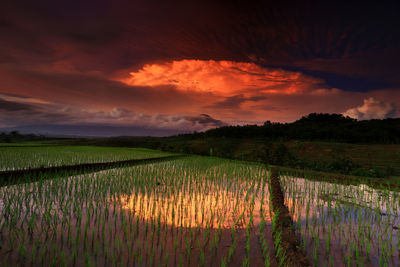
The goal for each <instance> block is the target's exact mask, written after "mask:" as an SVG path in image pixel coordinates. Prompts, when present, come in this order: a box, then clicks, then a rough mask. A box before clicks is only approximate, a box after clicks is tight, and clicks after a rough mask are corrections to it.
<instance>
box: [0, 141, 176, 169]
mask: <svg viewBox="0 0 400 267" xmlns="http://www.w3.org/2000/svg"><path fill="white" fill-rule="evenodd" d="M168 155H171V154H170V153H166V152H161V151H157V150H151V149H145V148H115V147H112V148H111V147H94V146H49V147H44V146H43V147H40V146H39V147H0V171H10V170H20V169H28V168H38V167H54V166H65V165H76V164H82V163H102V162H113V161H122V160H130V159H142V158H154V157H161V156H168Z"/></svg>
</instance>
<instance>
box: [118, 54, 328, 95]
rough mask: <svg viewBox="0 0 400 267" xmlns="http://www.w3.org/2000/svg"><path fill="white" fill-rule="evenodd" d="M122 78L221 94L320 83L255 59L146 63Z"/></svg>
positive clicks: (284, 90) (291, 90)
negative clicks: (257, 62) (269, 66)
mask: <svg viewBox="0 0 400 267" xmlns="http://www.w3.org/2000/svg"><path fill="white" fill-rule="evenodd" d="M122 82H124V83H126V84H128V85H132V86H162V85H173V86H176V88H178V89H179V90H183V91H195V92H203V93H204V92H206V93H213V94H221V95H224V96H233V95H235V94H238V93H246V94H247V93H252V92H253V93H254V92H255V91H259V92H262V93H268V94H296V93H302V92H305V91H309V90H312V89H314V88H316V89H317V87H318V85H320V84H321V83H323V81H322V80H320V79H317V78H313V77H308V76H306V75H303V74H302V73H300V72H291V71H285V70H282V69H270V68H263V67H261V66H258V65H256V64H254V63H245V62H234V61H226V60H224V61H214V60H188V59H185V60H180V61H172V62H166V63H159V64H146V65H144V66H143V67H142V68H141V69H139V70H138V71H136V72H131V73H130V77H129V78H126V79H123V80H122Z"/></svg>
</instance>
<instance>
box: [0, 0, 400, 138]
mask: <svg viewBox="0 0 400 267" xmlns="http://www.w3.org/2000/svg"><path fill="white" fill-rule="evenodd" d="M395 4H396V3H394V2H393V3H390V2H382V3H379V4H376V3H371V4H370V3H369V2H367V1H364V2H362V3H346V4H341V3H339V2H337V1H274V2H271V1H211V0H205V1H204V0H203V1H197V0H194V1H176V0H173V1H161V0H142V1H138V0H135V1H128V0H118V1H106V0H98V1H94V0H91V1H67V0H60V1H50V0H45V1H30V0H21V1H11V0H6V1H4V2H3V3H2V8H1V9H0V32H1V34H0V47H1V50H0V90H1V92H3V93H8V94H15V95H17V96H19V97H21V98H22V97H24V96H27V97H31V98H37V99H40V100H44V101H50V102H52V103H55V104H54V105H52V104H48V105H36V104H32V103H28V102H24V101H19V102H18V101H16V102H13V101H10V100H5V99H3V100H0V101H2V102H0V109H2V111H4V112H2V114H1V116H2V117H1V118H2V121H1V123H2V125H12V123H14V124H15V123H16V122H18V123H20V124H25V125H28V124H29V122H31V121H37V123H39V122H40V123H42V125H48V124H46V120H47V122H48V123H50V122H52V123H56V122H57V121H60V120H63V121H65V122H66V123H76V124H79V123H82V121H84V122H85V123H87V122H88V121H89V120H93V121H95V122H96V123H97V124H96V125H97V126H99V125H100V124H101V123H103V124H101V125H103V126H104V127H106V126H105V125H107V124H104V123H105V122H104V121H107V120H108V121H107V123H110V121H111V120H113V121H114V122H115V123H122V122H125V123H136V124H137V125H139V126H138V127H142V128H141V129H145V128H143V127H149V128H148V129H150V128H151V127H153V128H154V127H155V125H156V124H157V123H158V124H160V125H161V126H162V127H164V128H163V129H172V128H170V127H176V128H175V129H180V130H182V131H183V130H185V131H186V130H187V129H189V128H190V127H193V128H194V129H196V130H199V129H205V128H207V127H214V126H219V125H223V124H224V122H225V121H226V118H229V119H230V120H231V122H232V121H233V122H235V120H237V121H239V120H240V121H246V119H249V120H250V119H253V117H254V116H255V115H257V116H259V117H257V120H261V118H260V117H261V116H269V115H270V114H274V116H275V118H276V119H282V120H293V119H294V118H297V117H299V116H300V115H304V114H303V113H304V112H306V111H307V112H315V111H329V112H344V111H346V110H349V109H351V108H354V107H358V108H359V107H360V106H359V103H360V100H362V99H364V98H365V99H368V97H374V99H376V101H384V102H387V101H388V99H390V98H394V97H392V96H391V95H396V96H397V95H398V94H399V93H397V92H398V91H399V90H398V88H400V78H399V77H400V76H399V75H398V73H397V72H398V69H399V68H398V65H399V62H400V52H399V51H400V31H399V29H400V20H399V19H398V9H397V7H396V6H395ZM182 59H195V60H203V61H207V60H214V61H220V60H226V61H229V62H231V63H232V64H231V65H232V69H233V70H236V72H246V74H247V75H249V76H252V77H254V78H255V79H257V78H260V81H261V82H265V84H266V86H265V88H264V91H269V92H270V93H269V95H268V94H267V95H268V98H266V97H265V96H264V94H266V93H265V92H264V93H261V92H259V91H260V88H258V87H257V88H256V89H255V90H251V86H250V87H249V89H248V90H247V89H246V90H243V92H242V91H237V92H233V93H229V90H228V89H229V88H228V89H227V88H223V89H224V90H225V91H223V92H222V90H219V91H218V90H214V91H211V90H210V91H208V92H205V91H201V90H197V91H196V90H192V91H190V90H186V89H187V88H178V86H177V85H176V84H174V83H173V82H172V83H171V84H161V85H155V86H150V85H149V86H147V85H146V84H141V86H136V85H132V84H126V83H123V82H121V81H123V80H124V79H126V78H127V77H128V76H129V73H130V72H136V73H137V72H138V71H139V70H141V69H142V68H143V65H144V64H158V63H159V65H157V66H163V63H165V62H179V61H180V60H182ZM235 62H252V63H256V64H258V66H262V67H265V68H266V69H267V70H266V72H273V71H274V68H275V69H282V70H286V71H292V72H298V73H297V74H299V75H300V76H302V75H303V74H304V75H306V76H307V75H308V76H310V77H307V79H306V80H304V82H302V88H301V89H302V90H297V91H296V90H295V89H296V86H298V83H297V81H298V80H297V79H295V78H293V77H292V76H291V75H293V76H296V75H297V74H296V73H292V74H289V72H287V73H286V74H285V75H278V76H276V75H275V76H274V75H272V76H271V77H275V79H274V78H271V79H268V78H265V77H264V78H263V77H261V76H262V75H261V74H260V73H257V72H252V71H247V70H246V69H243V68H235V66H236V65H235V64H233V63H235ZM203 63H206V62H203ZM164 65H165V64H164ZM204 65H205V66H206V67H207V66H210V64H204ZM195 71H196V70H195ZM195 71H193V70H192V72H191V75H192V74H193V75H194V74H195ZM211 72H215V71H214V70H211ZM211 72H210V73H211ZM236 72H235V75H237V73H236ZM229 73H230V72H229ZM229 73H228V74H227V76H226V77H229ZM263 73H264V72H263ZM150 74H151V73H150ZM264 74H265V73H264ZM209 76H210V77H212V75H209ZM258 76H260V77H258ZM246 77H247V76H246ZM267 77H270V76H268V75H267ZM282 77H289V78H290V79H289V82H287V81H286V80H284V79H283V80H279V79H280V78H282ZM150 78H151V77H150ZM175 78H176V77H171V79H172V81H173V80H174V79H175ZM227 79H228V78H227ZM262 79H264V80H262ZM210 80H211V79H210ZM232 80H234V79H232ZM250 80H251V79H250ZM318 80H320V82H319V81H318ZM175 81H178V80H177V79H175ZM207 81H208V80H207ZM243 83H244V82H243ZM274 83H275V84H274ZM292 85H293V88H292ZM288 88H289V89H294V90H293V92H292V91H291V90H288ZM214 89H215V88H214ZM217 89H221V88H217ZM253 89H254V88H253ZM309 89H310V90H309ZM311 89H312V90H311ZM336 89H337V90H336ZM383 89H384V90H383ZM273 91H275V93H271V92H273ZM283 91H284V92H286V93H285V94H284V95H281V94H280V93H282V92H283ZM311 91H312V92H313V96H310V94H311V93H310V92H311ZM304 92H308V93H307V95H306V94H305V93H304ZM242 93H243V95H240V94H242ZM271 94H276V95H271ZM291 94H294V95H291ZM356 98H358V99H356ZM315 99H317V100H315ZM313 101H314V102H313ZM254 102H256V103H254ZM304 103H307V105H304ZM357 103H358V104H357ZM201 108H204V110H201ZM245 109H248V110H245ZM233 110H240V114H234V112H233ZM262 110H264V111H267V112H266V113H262V114H261V112H259V111H262ZM282 110H284V111H285V112H286V111H287V112H288V113H287V114H286V113H285V114H283V113H282V112H281V111H282ZM357 110H358V109H357ZM369 110H378V111H379V109H369ZM378 111H377V112H378ZM201 112H207V113H208V114H211V115H212V116H213V117H215V118H220V119H222V120H223V121H224V122H222V121H219V120H218V119H213V118H212V117H209V116H208V115H207V116H206V115H201V116H196V115H195V114H199V113H201ZM289 113H290V114H289ZM223 114H225V115H224V116H226V117H223V116H222V115H223ZM226 114H228V115H229V116H228V115H226ZM246 114H247V115H246ZM368 114H369V113H368ZM238 115H240V116H243V117H240V118H239V116H238ZM221 116H222V117H221ZM246 116H247V117H246ZM371 116H373V114H372V115H371ZM85 117H86V118H85ZM146 120H147V121H152V122H151V123H150V124H151V125H150V126H149V124H145V123H144V121H146ZM263 120H264V119H263ZM80 125H81V126H82V124H80ZM145 125H147V126H145ZM97 126H96V127H97ZM71 127H72V126H71ZM82 127H83V126H82ZM99 127H100V126H99ZM119 127H122V126H119ZM132 127H133V126H132ZM135 127H136V126H135ZM153 128H152V129H153ZM60 129H62V127H61V126H60ZM64 129H66V128H64ZM80 129H87V130H88V129H89V128H84V127H83V128H80ZM121 129H122V128H121ZM60 131H61V130H60ZM121 131H122V130H121ZM148 131H150V130H148ZM168 131H169V130H168Z"/></svg>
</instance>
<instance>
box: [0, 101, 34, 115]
mask: <svg viewBox="0 0 400 267" xmlns="http://www.w3.org/2000/svg"><path fill="white" fill-rule="evenodd" d="M34 110H35V109H34V107H33V106H32V105H29V104H24V103H16V102H11V101H7V100H4V99H1V98H0V111H2V112H7V111H12V112H14V111H29V112H31V111H34Z"/></svg>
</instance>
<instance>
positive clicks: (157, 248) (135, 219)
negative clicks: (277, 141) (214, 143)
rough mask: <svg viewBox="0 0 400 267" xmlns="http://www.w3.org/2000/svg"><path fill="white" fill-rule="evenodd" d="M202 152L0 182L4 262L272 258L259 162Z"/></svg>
mask: <svg viewBox="0 0 400 267" xmlns="http://www.w3.org/2000/svg"><path fill="white" fill-rule="evenodd" d="M200 159H201V160H203V161H204V159H202V158H198V159H191V160H180V161H175V162H171V163H169V162H163V163H156V164H151V165H144V166H136V167H132V168H125V169H114V170H107V171H102V172H98V173H93V174H86V175H82V176H78V177H70V178H65V179H55V180H46V181H40V182H37V183H31V184H22V185H15V186H10V187H5V188H1V189H0V218H1V219H0V246H1V248H0V265H2V264H6V265H33V264H41V265H46V266H47V265H51V264H54V265H58V266H62V265H67V266H73V265H76V266H83V265H88V264H91V265H95V266H104V265H110V264H111V265H129V266H159V265H168V266H179V265H181V266H189V265H190V266H201V265H211V266H221V264H222V263H223V262H226V263H227V265H228V266H239V265H240V266H242V265H243V264H247V265H248V266H262V265H264V261H265V258H266V256H267V258H269V259H270V261H271V265H272V266H274V265H276V262H275V260H274V256H273V255H274V250H273V242H272V240H271V220H270V213H269V203H268V200H269V195H268V188H267V183H266V180H265V178H266V177H265V176H266V171H265V169H264V168H262V167H260V166H252V165H251V166H249V165H245V164H238V163H231V162H228V161H221V162H219V163H218V164H216V163H215V161H210V162H208V161H205V162H201V164H200V163H198V162H197V161H199V160H200ZM260 224H263V225H264V227H263V229H262V233H263V236H264V238H265V241H266V244H267V246H268V250H267V253H266V254H264V255H262V250H261V241H260V234H261V232H260V231H259V228H260Z"/></svg>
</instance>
